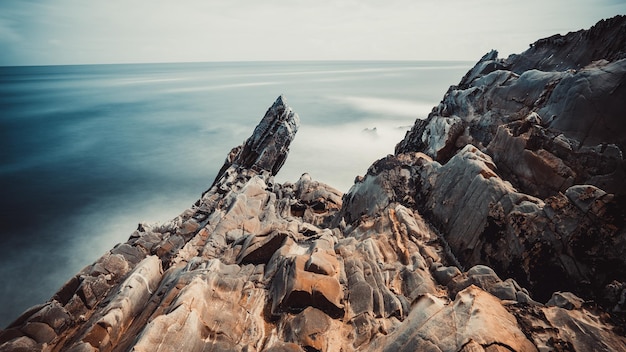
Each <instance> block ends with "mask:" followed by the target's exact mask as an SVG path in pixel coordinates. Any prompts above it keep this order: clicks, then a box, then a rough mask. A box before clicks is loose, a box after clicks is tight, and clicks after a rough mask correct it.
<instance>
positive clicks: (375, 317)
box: [0, 17, 626, 352]
mask: <svg viewBox="0 0 626 352" xmlns="http://www.w3.org/2000/svg"><path fill="white" fill-rule="evenodd" d="M625 28H626V18H624V17H616V18H613V19H610V20H606V21H602V22H600V23H598V24H597V25H596V26H594V27H593V28H592V29H590V30H587V31H579V32H575V33H570V34H568V35H565V36H558V37H557V36H555V37H550V38H546V39H542V40H540V41H538V42H537V43H535V44H534V45H532V46H531V48H530V49H529V50H528V51H527V52H525V53H522V54H519V55H514V56H511V57H509V58H508V59H498V58H497V53H495V52H492V53H489V54H487V55H486V56H485V57H483V58H482V59H481V60H480V61H479V62H478V63H477V64H476V66H475V67H474V68H473V69H472V70H470V72H468V74H467V75H466V76H465V77H464V78H463V79H462V81H461V83H460V84H459V85H457V86H452V87H451V88H450V90H449V91H448V92H447V93H446V95H445V97H444V98H443V100H442V102H441V104H440V105H439V106H438V107H436V108H435V109H433V112H432V113H431V114H430V115H429V116H428V118H427V119H425V120H417V121H416V123H415V125H414V126H413V128H412V129H411V131H409V132H408V133H407V136H406V137H405V139H404V140H403V141H401V142H400V143H399V144H398V146H397V147H396V153H395V155H389V156H387V157H385V158H383V159H380V160H378V161H376V162H374V163H373V164H372V166H371V167H370V168H369V170H368V171H367V174H366V175H364V176H363V177H358V178H357V180H356V181H355V184H354V186H353V187H352V188H351V189H350V190H349V191H348V192H347V193H346V194H342V193H341V192H340V191H338V190H336V189H334V188H332V187H331V186H329V185H326V184H323V183H320V182H317V181H314V180H312V179H311V177H310V176H309V175H307V174H304V175H302V177H301V178H300V179H299V180H297V181H296V182H295V183H284V184H279V183H276V182H275V181H274V175H276V173H277V172H278V171H279V170H280V167H281V166H282V165H283V163H284V162H285V159H286V157H287V155H288V151H289V145H290V143H291V141H292V140H293V138H294V137H295V134H296V132H297V130H298V126H299V118H298V116H297V115H296V114H295V113H294V112H293V111H292V109H291V108H290V107H289V106H287V104H286V102H285V100H284V98H283V97H279V98H278V99H277V100H276V102H275V103H274V104H273V105H272V106H271V107H270V108H269V109H268V111H267V113H266V114H265V116H264V117H263V118H262V120H261V122H260V124H259V125H258V126H257V127H256V129H255V130H254V132H253V134H252V136H251V137H250V138H249V139H248V140H246V141H245V142H244V143H243V144H242V145H241V146H239V147H236V148H234V149H233V150H232V151H231V152H230V153H229V155H228V156H227V158H226V161H225V163H224V166H223V167H222V169H221V170H220V172H219V173H218V176H217V177H216V179H215V181H214V183H213V184H212V185H211V187H210V188H209V189H208V190H207V191H206V192H205V193H204V194H202V196H201V198H200V199H199V200H198V201H197V202H196V203H195V204H193V205H192V206H191V207H190V208H189V209H187V210H186V211H184V212H183V213H182V214H180V215H179V216H178V217H176V218H174V219H173V220H171V221H169V222H167V223H163V224H140V225H139V226H138V228H137V230H136V231H135V232H134V233H132V234H131V236H130V238H129V239H128V241H127V242H126V243H123V244H119V245H117V246H116V247H114V248H113V249H111V250H110V251H108V252H107V253H105V254H104V255H103V256H102V257H101V258H100V259H98V260H97V261H96V262H95V263H94V264H92V265H89V266H87V267H86V268H84V269H83V270H82V271H81V272H80V273H78V274H77V275H76V276H74V277H73V278H71V279H70V280H68V282H67V283H66V284H65V285H64V286H63V287H62V288H61V289H60V290H59V291H58V292H57V293H56V294H55V295H54V296H53V297H52V298H51V299H50V300H49V301H48V302H45V303H43V304H41V305H37V306H34V307H32V308H30V309H29V310H27V311H26V312H24V313H23V314H22V315H21V316H20V317H18V318H17V319H16V320H15V321H14V322H13V323H12V324H11V325H9V326H8V327H6V328H5V329H4V330H0V351H41V350H43V351H416V350H419V351H422V350H424V351H455V352H456V351H466V352H469V351H490V352H491V351H591V350H593V351H619V350H625V349H626V338H625V337H624V323H623V322H624V313H625V310H626V303H625V297H626V266H625V265H624V264H625V263H624V260H625V259H624V253H625V249H626V248H625V246H626V234H625V230H624V223H625V221H624V220H625V215H624V213H625V212H626V203H625V200H624V196H625V194H624V192H625V190H624V183H623V180H624V178H623V177H624V160H623V157H622V151H623V150H624V144H625V141H624V138H625V136H626V134H625V133H624V132H625V131H624V126H625V124H624V123H623V121H621V118H622V115H623V112H624V111H626V109H625V107H626V106H625V105H624V101H626V97H625V96H624V95H625V91H624V89H623V87H624V81H625V78H624V77H625V76H624V71H625V70H626V64H625V63H624V62H626V60H624V52H625V51H626V50H625V49H626V48H625V47H624V43H625V42H626V41H625V40H624V39H625V38H626V33H625ZM616 38H617V39H616ZM620 38H621V39H620ZM599 42H600V43H602V44H598V43H599ZM615 43H618V44H615ZM619 43H621V44H619ZM594 45H595V46H598V45H601V46H602V48H604V49H602V50H595V49H594ZM563 48H568V50H570V51H571V52H573V53H575V54H572V55H571V56H568V57H567V58H568V59H567V60H565V59H564V58H563V59H562V62H561V61H558V60H560V59H559V58H561V57H562V56H563V54H562V52H561V51H562V50H563ZM596 49H597V48H596ZM594 50H595V51H594ZM588 52H592V53H593V55H592V54H587V53H588ZM547 58H551V59H547ZM554 60H557V61H558V62H557V61H554ZM568 60H569V61H568ZM585 104H586V105H585ZM602 124H604V125H602ZM601 125H602V126H601ZM585 126H586V127H585Z"/></svg>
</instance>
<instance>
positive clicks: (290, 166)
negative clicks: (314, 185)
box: [277, 119, 412, 192]
mask: <svg viewBox="0 0 626 352" xmlns="http://www.w3.org/2000/svg"><path fill="white" fill-rule="evenodd" d="M410 125H412V121H410V120H407V119H405V120H400V119H397V120H383V121H375V120H368V121H360V122H352V123H346V124H341V125H334V126H333V128H327V127H323V126H309V125H304V126H301V127H300V129H299V131H298V135H297V136H296V138H295V140H294V142H293V144H292V146H291V152H290V155H289V158H287V162H286V163H285V165H284V166H283V168H282V169H281V171H280V173H279V174H278V175H277V180H278V181H279V182H286V181H289V182H295V181H296V180H298V178H299V177H300V175H302V174H303V173H305V172H307V173H309V174H310V175H311V177H312V178H313V179H314V180H317V181H321V182H325V183H327V184H329V185H331V186H333V187H335V188H337V189H339V190H340V191H342V192H347V191H348V189H349V188H350V187H351V186H352V184H353V181H354V178H355V176H357V174H361V175H362V174H364V173H365V171H367V169H368V168H369V166H370V165H371V164H372V162H373V161H374V160H376V159H379V158H382V157H384V156H386V155H387V154H392V153H393V152H394V148H395V145H396V143H398V142H399V141H400V140H402V138H404V135H405V133H406V131H407V130H408V129H409V128H410ZM355 170H356V171H355Z"/></svg>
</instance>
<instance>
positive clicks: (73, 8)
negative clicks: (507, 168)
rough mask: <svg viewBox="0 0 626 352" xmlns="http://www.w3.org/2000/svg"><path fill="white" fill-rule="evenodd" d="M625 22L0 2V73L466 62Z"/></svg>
mask: <svg viewBox="0 0 626 352" xmlns="http://www.w3.org/2000/svg"><path fill="white" fill-rule="evenodd" d="M618 14H626V0H521V1H520V0H471V1H470V0H334V1H331V0H315V1H313V0H265V1H258V0H227V1H225V0H221V1H216V0H172V1H170V0H91V1H86V0H0V66H14V65H56V64H98V63H146V62H203V61H259V60H470V61H475V60H477V59H479V58H480V57H481V56H482V55H484V54H485V53H486V52H488V51H489V50H491V49H496V50H498V51H499V52H500V57H506V56H507V55H509V54H511V53H519V52H522V51H524V50H526V49H527V48H528V45H529V44H530V43H532V42H534V41H535V40H537V39H539V38H543V37H547V36H550V35H552V34H556V33H560V34H566V33H567V32H570V31H576V30H579V29H583V28H589V27H590V26H592V25H593V24H594V23H596V22H597V21H599V20H601V19H603V18H609V17H613V16H615V15H618Z"/></svg>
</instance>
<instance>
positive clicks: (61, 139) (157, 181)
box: [0, 62, 471, 326]
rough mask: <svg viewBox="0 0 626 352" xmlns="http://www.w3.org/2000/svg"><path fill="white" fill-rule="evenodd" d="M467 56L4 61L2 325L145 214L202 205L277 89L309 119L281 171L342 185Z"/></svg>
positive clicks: (284, 175) (418, 113)
mask: <svg viewBox="0 0 626 352" xmlns="http://www.w3.org/2000/svg"><path fill="white" fill-rule="evenodd" d="M470 66H471V63H458V62H297V63H285V62H272V63H254V62H242V63H189V64H145V65H136V64H135V65H90V66H52V67H0V112H1V113H0V184H1V185H2V196H1V197H0V251H2V253H1V255H0V280H2V281H3V282H5V284H4V285H1V286H0V287H1V288H0V302H2V303H1V304H0V326H5V325H6V324H8V323H9V322H10V321H11V320H12V319H14V318H15V317H17V315H18V314H19V313H21V312H22V311H23V310H24V309H26V308H27V307H28V306H30V305H33V304H36V303H39V302H42V301H45V300H46V299H48V298H49V297H50V296H51V295H52V294H53V293H54V291H55V290H56V289H57V288H59V286H60V285H61V284H62V283H63V282H64V281H66V280H67V279H69V278H70V277H71V276H72V275H73V274H75V273H76V272H77V271H78V270H80V269H81V268H82V267H83V266H85V265H87V264H89V263H91V262H92V261H94V260H95V259H97V257H98V256H100V255H101V254H102V253H104V252H105V251H106V250H108V249H109V248H111V247H112V246H113V245H115V244H116V243H118V242H123V241H125V240H126V239H127V238H128V236H129V235H130V233H131V232H132V231H133V230H134V229H135V227H136V224H137V223H138V222H140V221H148V222H156V221H165V220H168V219H170V218H173V217H175V216H176V215H178V213H180V212H181V211H182V210H184V209H185V208H187V207H188V206H189V205H191V204H192V203H193V202H195V200H196V199H197V198H198V197H199V195H200V194H201V193H202V192H203V191H204V190H205V189H206V188H207V187H208V186H209V185H210V184H211V182H212V181H213V177H214V175H215V174H216V172H217V170H218V169H219V168H220V167H221V165H222V163H223V160H224V158H225V157H226V154H227V153H228V151H230V149H231V148H232V147H234V146H236V145H238V144H240V143H241V142H243V140H244V139H245V138H247V137H248V136H249V135H250V133H251V132H252V130H253V129H254V127H255V126H256V124H257V123H258V122H259V121H260V119H261V117H262V116H263V114H264V113H265V111H266V109H267V108H268V107H269V106H270V105H271V104H272V102H273V101H274V100H275V99H276V97H277V96H278V95H280V94H284V95H285V96H286V98H287V101H288V103H289V104H290V105H291V106H292V107H293V109H294V110H295V111H296V112H297V113H298V114H299V115H300V118H301V121H302V126H301V128H300V131H299V132H298V136H297V137H296V139H295V141H294V143H293V144H292V149H291V155H290V158H289V159H288V160H287V163H286V164H285V166H284V167H283V170H282V171H281V172H280V174H279V175H278V177H277V179H278V180H279V181H281V182H284V181H295V180H297V178H298V177H299V176H300V174H302V173H303V172H309V173H310V174H311V175H312V177H313V178H314V179H317V180H320V181H324V182H327V183H329V184H331V185H333V186H335V187H337V188H339V189H340V190H343V191H346V190H347V189H348V188H349V187H350V185H351V184H352V182H353V180H354V177H355V176H356V175H357V174H363V173H364V172H365V170H366V169H367V167H368V166H369V165H370V164H371V162H372V161H374V160H375V159H377V158H380V157H382V156H384V155H386V154H387V153H391V152H393V147H394V145H395V143H396V142H398V141H399V140H400V139H401V138H402V137H403V135H404V132H405V130H406V128H407V126H410V125H412V123H413V121H414V120H415V119H416V118H423V117H425V116H426V115H427V113H428V111H429V110H430V108H431V107H432V106H434V105H436V104H437V103H438V101H439V100H440V99H441V97H442V95H443V93H444V92H445V91H446V89H447V87H448V85H450V84H454V83H456V82H457V81H458V80H459V78H460V77H461V76H462V75H463V73H464V72H465V71H466V70H467V69H468V68H469V67H470ZM366 128H369V129H373V128H376V132H375V133H372V132H370V133H363V130H364V129H366ZM9 282H10V284H8V283H9Z"/></svg>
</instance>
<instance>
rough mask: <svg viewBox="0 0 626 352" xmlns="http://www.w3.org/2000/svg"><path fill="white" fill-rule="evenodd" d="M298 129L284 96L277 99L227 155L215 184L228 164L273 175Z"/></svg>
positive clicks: (287, 152) (285, 157) (298, 120)
mask: <svg viewBox="0 0 626 352" xmlns="http://www.w3.org/2000/svg"><path fill="white" fill-rule="evenodd" d="M299 126H300V118H299V117H298V114H296V113H294V112H293V110H292V109H291V107H289V106H288V105H287V103H286V101H285V97H284V96H282V95H281V96H279V97H278V98H277V99H276V101H275V102H274V104H272V106H270V108H269V109H268V110H267V112H266V113H265V116H263V119H262V120H261V122H260V123H259V124H258V125H257V126H256V128H255V129H254V132H253V133H252V136H250V138H248V139H247V140H246V141H245V142H244V144H243V145H240V146H238V147H235V148H234V149H233V150H232V151H231V152H230V154H229V156H228V158H227V159H226V162H225V163H224V166H223V167H222V169H221V170H220V172H219V173H218V175H217V177H216V178H215V182H217V181H219V179H220V178H221V177H222V176H223V174H224V171H225V170H226V169H228V167H230V166H231V165H234V166H238V167H242V168H244V169H250V170H254V171H257V172H261V171H263V170H265V171H269V172H270V173H271V174H272V175H276V174H277V173H278V171H279V170H280V168H281V167H282V166H283V164H284V163H285V160H286V159H287V155H288V154H289V145H290V144H291V141H293V139H294V138H295V135H296V132H298V127H299Z"/></svg>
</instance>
